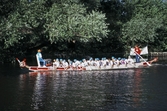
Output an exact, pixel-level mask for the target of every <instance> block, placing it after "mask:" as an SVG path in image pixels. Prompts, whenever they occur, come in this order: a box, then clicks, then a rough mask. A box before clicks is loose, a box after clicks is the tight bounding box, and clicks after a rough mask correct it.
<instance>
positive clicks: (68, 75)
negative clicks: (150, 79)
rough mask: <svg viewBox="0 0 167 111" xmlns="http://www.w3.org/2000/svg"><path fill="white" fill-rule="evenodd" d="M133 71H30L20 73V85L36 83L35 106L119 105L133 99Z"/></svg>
mask: <svg viewBox="0 0 167 111" xmlns="http://www.w3.org/2000/svg"><path fill="white" fill-rule="evenodd" d="M134 72H135V71H134V70H114V71H108V72H107V71H85V72H82V71H67V72H66V71H58V72H31V73H29V74H28V75H27V74H26V75H25V74H24V75H20V81H22V82H21V84H20V86H21V87H24V84H27V83H23V81H25V82H26V81H28V82H30V84H34V86H32V87H33V90H32V95H29V96H31V98H32V100H31V101H32V102H31V107H32V109H33V110H38V109H40V108H44V107H46V106H48V105H49V106H50V108H51V109H57V110H60V109H61V110H70V109H71V108H72V109H73V110H77V109H80V108H86V109H91V108H95V109H96V108H97V109H108V108H111V109H117V106H118V105H119V104H127V103H128V101H131V100H130V99H131V98H132V95H131V94H130V93H129V92H133V91H132V90H134V89H132V87H133V86H132V85H133V81H134V78H133V77H134ZM137 75H138V74H137ZM23 79H24V80H23ZM136 82H137V81H136ZM135 85H138V84H137V83H136V84H135ZM136 88H137V86H136ZM136 88H135V90H137V89H136ZM136 94H137V92H136ZM134 95H135V94H134ZM136 96H137V95H135V98H136ZM135 101H137V100H135Z"/></svg>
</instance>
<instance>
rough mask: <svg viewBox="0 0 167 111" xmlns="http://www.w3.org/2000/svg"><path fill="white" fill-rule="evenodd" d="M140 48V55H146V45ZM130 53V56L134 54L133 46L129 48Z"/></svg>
mask: <svg viewBox="0 0 167 111" xmlns="http://www.w3.org/2000/svg"><path fill="white" fill-rule="evenodd" d="M140 49H141V53H140V55H147V54H148V46H145V47H143V48H140ZM130 55H131V56H135V55H136V54H135V48H131V50H130Z"/></svg>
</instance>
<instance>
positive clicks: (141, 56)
mask: <svg viewBox="0 0 167 111" xmlns="http://www.w3.org/2000/svg"><path fill="white" fill-rule="evenodd" d="M134 52H135V54H137V55H138V56H139V57H140V58H141V59H143V60H144V58H143V57H142V56H141V55H139V54H138V53H137V52H136V51H134ZM144 62H146V63H147V65H148V66H151V64H149V63H148V62H147V61H146V60H144Z"/></svg>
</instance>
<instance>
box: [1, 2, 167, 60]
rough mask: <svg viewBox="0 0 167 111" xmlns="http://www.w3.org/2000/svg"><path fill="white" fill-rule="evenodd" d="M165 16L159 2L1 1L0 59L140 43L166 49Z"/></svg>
mask: <svg viewBox="0 0 167 111" xmlns="http://www.w3.org/2000/svg"><path fill="white" fill-rule="evenodd" d="M166 18H167V3H166V1H164V0H18V1H17V0H16V1H11V0H3V1H1V3H0V36H1V38H0V44H1V47H0V52H1V53H0V57H1V61H3V60H5V58H11V59H13V58H12V57H16V56H20V55H24V54H26V52H28V51H35V52H36V49H38V48H42V47H44V48H46V49H48V50H51V51H52V50H55V49H56V51H58V52H60V53H61V52H64V51H67V52H70V51H69V50H71V51H72V52H77V53H78V52H79V53H83V52H84V53H87V52H92V53H99V52H101V53H105V52H107V53H108V52H120V51H121V52H125V51H128V52H129V48H130V47H133V46H134V45H135V44H139V45H141V46H145V45H149V46H153V47H151V48H152V49H151V50H152V51H166V50H167V44H166V43H167V19H166ZM49 48H50V49H49ZM84 49H85V51H82V50H84ZM11 52H12V53H11ZM6 55H8V56H6ZM8 60H9V59H8Z"/></svg>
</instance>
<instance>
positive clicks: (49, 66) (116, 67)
mask: <svg viewBox="0 0 167 111" xmlns="http://www.w3.org/2000/svg"><path fill="white" fill-rule="evenodd" d="M157 59H158V58H157V57H156V58H154V59H152V60H150V61H142V62H140V63H126V64H113V65H102V66H97V65H90V64H88V65H86V66H70V65H69V66H66V67H65V66H55V65H54V64H53V63H48V64H46V66H41V65H40V63H39V61H38V60H37V63H38V66H29V65H26V60H25V59H24V60H23V61H20V60H19V59H18V58H16V60H17V61H18V62H19V66H20V68H21V69H28V70H29V71H33V72H36V71H87V70H88V71H100V70H119V69H132V68H140V67H150V66H151V65H152V63H153V62H156V61H157Z"/></svg>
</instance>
